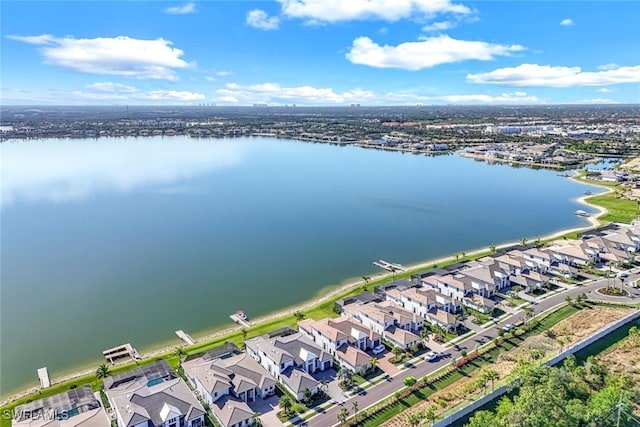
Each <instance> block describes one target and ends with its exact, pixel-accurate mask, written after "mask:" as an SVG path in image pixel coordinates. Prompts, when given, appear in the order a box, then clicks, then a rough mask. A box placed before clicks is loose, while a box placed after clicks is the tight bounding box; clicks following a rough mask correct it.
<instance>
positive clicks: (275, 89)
mask: <svg viewBox="0 0 640 427" xmlns="http://www.w3.org/2000/svg"><path fill="white" fill-rule="evenodd" d="M216 93H217V94H218V95H219V97H218V98H217V99H216V101H219V102H233V103H245V104H255V103H267V104H301V105H323V104H343V103H360V102H364V101H366V100H367V99H371V98H373V97H374V96H375V95H374V94H373V92H369V91H365V90H362V89H354V90H351V91H347V92H342V93H337V92H335V91H334V90H333V89H331V88H316V87H313V86H292V87H286V86H281V85H279V84H278V83H261V84H255V85H246V86H243V85H239V84H236V83H229V84H227V85H226V86H225V87H224V88H222V89H218V90H217V91H216Z"/></svg>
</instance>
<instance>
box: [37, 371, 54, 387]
mask: <svg viewBox="0 0 640 427" xmlns="http://www.w3.org/2000/svg"><path fill="white" fill-rule="evenodd" d="M38 378H39V379H40V388H48V387H51V380H50V379H49V371H48V370H47V367H46V366H45V367H44V368H40V369H38Z"/></svg>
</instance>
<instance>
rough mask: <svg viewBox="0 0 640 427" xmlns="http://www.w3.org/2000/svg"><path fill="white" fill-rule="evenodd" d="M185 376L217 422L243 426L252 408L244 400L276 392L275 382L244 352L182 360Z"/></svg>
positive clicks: (251, 419) (247, 422) (251, 418)
mask: <svg viewBox="0 0 640 427" xmlns="http://www.w3.org/2000/svg"><path fill="white" fill-rule="evenodd" d="M182 368H183V370H184V373H185V376H186V377H187V379H188V380H189V382H190V383H191V385H192V386H193V388H194V389H195V390H197V392H198V395H199V396H200V397H201V399H202V400H203V401H205V402H206V403H207V404H208V405H209V406H210V408H211V410H212V412H213V415H214V416H215V418H216V419H217V420H218V422H219V423H220V424H221V425H223V426H225V427H227V426H244V425H250V424H251V423H252V422H253V413H254V411H253V410H252V409H251V408H250V407H249V405H248V404H247V402H252V401H255V400H256V399H258V398H262V399H264V398H267V397H269V396H272V395H273V394H275V391H276V382H275V380H274V379H273V378H272V377H271V376H270V375H269V374H268V373H267V371H265V370H264V368H263V367H262V366H261V365H260V364H259V363H258V362H257V361H256V360H255V359H253V358H251V357H250V356H249V355H247V354H239V355H234V356H230V357H224V356H223V357H218V358H214V359H211V358H209V357H208V355H207V354H206V353H205V354H204V355H203V357H200V358H191V359H190V360H185V361H184V362H183V363H182Z"/></svg>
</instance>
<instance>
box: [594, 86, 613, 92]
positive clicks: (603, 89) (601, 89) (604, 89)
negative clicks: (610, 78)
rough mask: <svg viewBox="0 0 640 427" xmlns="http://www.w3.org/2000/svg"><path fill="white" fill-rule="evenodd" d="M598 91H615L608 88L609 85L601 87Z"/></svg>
mask: <svg viewBox="0 0 640 427" xmlns="http://www.w3.org/2000/svg"><path fill="white" fill-rule="evenodd" d="M596 92H601V93H609V92H613V90H611V89H609V88H607V87H601V88H600V89H598V90H596Z"/></svg>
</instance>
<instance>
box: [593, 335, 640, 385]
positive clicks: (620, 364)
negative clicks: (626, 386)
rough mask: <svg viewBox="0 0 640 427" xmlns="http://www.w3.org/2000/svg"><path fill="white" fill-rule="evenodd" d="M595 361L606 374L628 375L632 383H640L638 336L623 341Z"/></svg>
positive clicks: (639, 346) (639, 341)
mask: <svg viewBox="0 0 640 427" xmlns="http://www.w3.org/2000/svg"><path fill="white" fill-rule="evenodd" d="M596 359H597V360H598V363H600V364H601V365H602V366H603V367H604V368H605V369H606V370H607V371H608V372H611V373H615V374H626V375H630V376H631V377H632V378H633V381H634V382H636V383H637V382H640V336H635V337H629V338H627V339H625V340H624V341H622V342H621V343H620V344H619V345H617V346H616V347H615V348H613V349H612V350H609V351H607V352H605V353H602V354H600V355H598V356H597V357H596Z"/></svg>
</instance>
